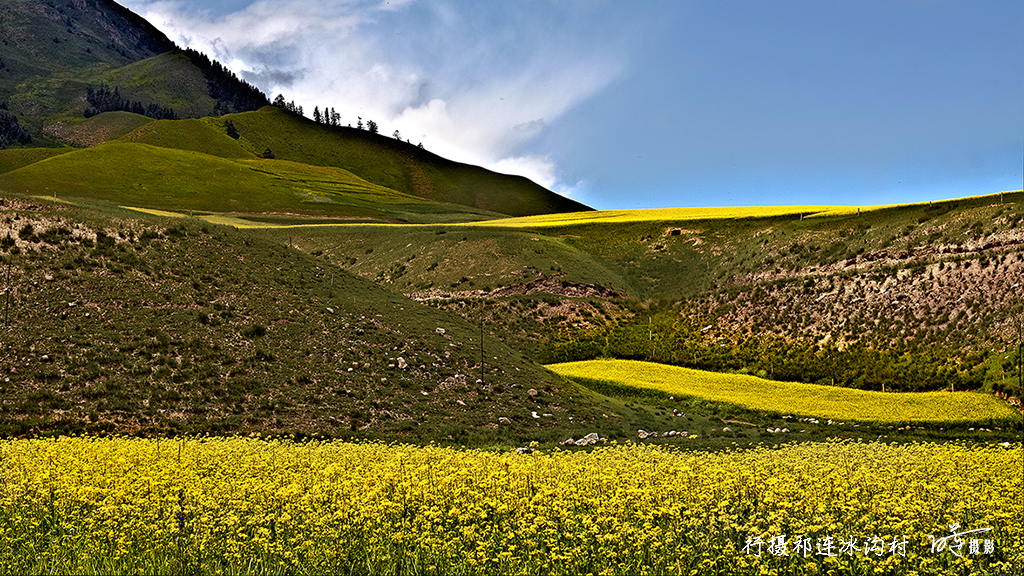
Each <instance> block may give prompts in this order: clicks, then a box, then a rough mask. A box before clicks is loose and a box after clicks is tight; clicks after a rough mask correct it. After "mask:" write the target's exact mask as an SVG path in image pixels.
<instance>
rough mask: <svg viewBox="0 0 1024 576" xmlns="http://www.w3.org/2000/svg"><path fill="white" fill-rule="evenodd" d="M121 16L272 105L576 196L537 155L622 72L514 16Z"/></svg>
mask: <svg viewBox="0 0 1024 576" xmlns="http://www.w3.org/2000/svg"><path fill="white" fill-rule="evenodd" d="M190 2H196V3H195V4H192V3H190ZM126 4H127V5H128V6H129V8H131V9H133V10H136V11H137V12H139V13H140V14H142V15H143V16H144V17H145V18H147V19H148V20H150V22H152V23H153V24H154V25H155V26H157V27H158V28H160V29H161V30H162V31H164V32H165V33H166V34H167V35H168V36H170V37H171V39H172V40H175V41H176V42H179V43H181V44H185V45H188V46H190V47H193V48H196V49H198V50H201V51H204V52H206V53H208V54H210V55H211V56H214V57H215V58H217V59H218V60H220V61H221V62H222V63H224V64H225V65H227V66H228V67H229V68H231V69H232V70H234V71H235V72H236V73H238V74H239V75H240V76H241V77H242V78H245V79H247V80H249V81H250V82H253V83H254V84H256V85H257V86H258V87H259V88H260V89H262V90H264V91H265V92H266V93H267V94H268V96H270V97H271V98H273V97H274V96H275V95H276V94H277V93H283V94H284V95H285V97H286V98H287V99H288V100H295V101H296V103H298V104H301V105H302V106H303V108H304V109H305V110H307V112H308V113H311V111H312V109H313V107H314V106H320V107H324V106H327V107H333V108H335V109H336V110H337V112H338V113H340V114H341V117H342V122H343V123H351V124H353V125H354V124H355V122H356V117H357V116H361V117H362V118H363V119H364V120H366V119H373V120H374V121H376V122H377V123H378V124H379V125H380V128H381V132H382V133H384V134H390V133H391V132H392V131H394V130H396V129H397V130H400V131H401V133H402V135H403V137H405V138H408V139H410V140H411V141H412V142H413V143H417V142H422V143H423V145H424V146H425V147H426V148H427V149H428V150H431V151H433V152H435V153H438V154H440V155H442V156H446V157H449V158H451V159H453V160H457V161H461V162H468V163H473V164H480V165H483V166H488V167H500V170H501V171H504V172H506V173H512V174H521V175H523V176H526V177H528V178H531V179H532V180H534V181H536V182H537V183H539V184H541V185H543V186H546V187H549V188H558V187H559V186H561V187H562V188H563V189H566V190H570V191H571V188H569V187H565V186H562V185H561V184H560V183H559V180H558V178H557V167H556V166H555V165H554V162H552V161H551V160H550V159H549V158H546V157H544V156H543V155H537V153H536V152H535V151H532V150H530V149H529V144H530V143H531V141H533V140H534V139H535V138H536V137H537V136H538V135H540V134H541V133H543V131H544V130H545V129H546V127H547V126H549V125H550V124H551V123H552V122H553V121H554V120H556V119H557V118H558V117H559V116H560V115H562V114H564V113H565V112H566V111H567V110H569V109H571V108H572V107H573V106H575V105H577V104H578V103H580V102H581V101H583V100H584V99H586V98H587V97H589V96H590V95H592V94H594V93H596V92H597V91H599V90H601V89H602V88H603V87H604V86H606V85H607V84H608V83H609V82H611V81H612V80H613V79H614V78H616V77H617V76H618V75H619V74H620V72H621V71H622V69H623V64H624V62H623V61H622V60H623V59H622V57H621V56H619V55H618V54H619V53H618V52H617V51H616V50H614V48H613V47H612V46H611V43H608V42H604V40H605V39H603V38H602V39H599V38H593V39H592V41H591V43H590V44H589V45H588V43H587V41H585V40H584V41H581V40H579V39H578V37H579V36H580V34H575V35H574V34H569V33H566V34H559V33H556V32H558V31H557V30H552V29H551V26H550V25H547V21H545V20H544V18H545V17H546V16H545V15H543V14H541V15H535V14H533V13H531V12H528V11H527V9H528V8H529V7H523V6H519V5H518V4H519V3H510V4H507V5H506V4H499V3H495V4H492V3H486V4H475V3H474V4H471V5H469V6H468V7H466V8H464V9H462V10H459V9H457V8H455V7H453V6H452V5H451V4H450V3H449V2H446V1H444V0H424V1H421V2H416V1H414V0H391V1H390V2H387V1H382V0H321V1H317V2H314V1H312V0H258V1H256V2H253V3H252V4H249V5H248V6H247V7H245V8H243V9H241V10H237V11H234V12H231V13H228V14H226V15H223V16H213V15H212V14H211V13H210V12H209V11H208V8H206V7H205V6H204V5H203V4H201V3H198V2H197V0H155V1H151V0H129V1H128V2H126ZM551 6H555V5H551ZM502 10H505V11H507V12H509V14H507V15H506V14H504V13H500V12H501V11H502ZM488 11H489V12H488ZM504 16H508V18H499V17H504ZM563 16H564V15H563ZM564 20H565V22H563V24H564V25H565V26H578V27H582V26H584V24H574V23H573V22H574V21H572V20H571V19H569V18H565V19H564ZM506 21H507V23H506ZM495 169H497V168H495Z"/></svg>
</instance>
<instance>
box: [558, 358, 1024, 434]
mask: <svg viewBox="0 0 1024 576" xmlns="http://www.w3.org/2000/svg"><path fill="white" fill-rule="evenodd" d="M548 368H550V369H551V370H553V371H554V372H557V373H559V374H561V375H562V376H565V377H566V378H572V377H574V376H575V377H578V378H592V379H597V380H606V381H609V382H615V383H618V384H621V385H628V386H632V387H634V388H647V389H651V390H659V391H661V392H665V393H667V394H675V395H677V396H696V397H698V398H703V399H705V400H712V401H715V402H728V403H730V404H735V405H737V406H742V407H744V408H750V409H753V410H767V411H771V412H781V413H784V414H794V415H804V416H816V417H819V418H836V419H843V420H860V421H871V422H975V421H980V420H987V419H989V418H992V419H1000V418H1014V417H1017V413H1016V412H1014V410H1013V409H1012V408H1010V407H1009V405H1007V404H1006V403H1005V402H1003V401H1002V400H1000V399H998V398H996V397H994V396H991V395H988V394H978V393H973V392H957V393H949V392H897V393H883V392H872V391H869V390H855V389H852V388H842V387H838V386H821V385H818V384H801V383H797V382H777V381H774V380H765V379H763V378H756V377H754V376H747V375H744V374H722V373H719V372H705V371H703V370H692V369H690V368H681V367H678V366H667V365H665V364H655V363H652V362H640V361H636V360H587V361H585V362H566V363H564V364H552V365H549V366H548Z"/></svg>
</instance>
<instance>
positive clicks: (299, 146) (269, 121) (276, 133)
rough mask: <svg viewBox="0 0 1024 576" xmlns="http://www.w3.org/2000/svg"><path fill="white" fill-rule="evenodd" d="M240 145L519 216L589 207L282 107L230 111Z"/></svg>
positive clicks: (433, 197)
mask: <svg viewBox="0 0 1024 576" xmlns="http://www.w3.org/2000/svg"><path fill="white" fill-rule="evenodd" d="M224 120H225V121H227V120H230V121H231V122H233V123H234V125H235V127H236V128H237V130H238V132H239V134H240V135H241V137H240V138H239V143H241V144H242V145H243V146H246V147H247V148H248V149H249V151H250V152H252V153H254V154H260V153H262V152H263V151H264V150H266V149H270V150H271V151H272V152H273V153H274V155H275V157H277V158H281V159H285V160H292V161H295V162H302V163H306V164H312V165H316V166H336V167H339V168H344V169H346V170H349V171H351V172H352V173H354V174H357V175H358V176H359V177H361V178H364V179H366V180H368V181H370V182H373V183H375V184H378V185H381V186H385V187H387V188H391V189H393V190H398V191H399V192H403V193H405V194H409V195H413V196H418V197H421V198H426V199H429V200H434V201H437V202H445V203H451V204H461V205H464V206H472V207H475V208H478V209H481V210H486V211H489V212H496V213H501V214H507V215H511V216H521V215H528V214H544V213H550V212H567V211H577V210H586V209H587V207H586V206H584V205H582V204H580V203H578V202H575V201H573V200H570V199H568V198H564V197H562V196H559V195H557V194H554V193H553V192H551V191H549V190H547V189H545V188H543V187H541V186H539V185H537V184H535V183H533V182H531V181H530V180H527V179H526V178H523V177H520V176H507V175H503V174H496V173H494V172H491V171H489V170H485V169H483V168H480V167H477V166H470V165H468V164H460V163H458V162H453V161H451V160H446V159H444V158H441V157H440V156H437V155H435V154H432V153H430V152H428V151H426V150H423V149H421V148H418V147H416V146H414V145H412V144H408V143H405V142H402V141H400V140H395V139H394V138H389V137H386V136H381V135H377V134H370V133H369V132H367V131H364V130H357V129H355V128H346V127H341V128H333V127H329V126H324V125H321V124H316V123H315V122H312V121H311V120H307V119H305V118H301V117H298V116H296V115H294V114H291V113H289V112H287V111H285V110H281V109H278V108H274V107H266V108H263V109H261V110H258V111H255V112H247V113H244V114H237V115H228V116H226V117H225V118H224Z"/></svg>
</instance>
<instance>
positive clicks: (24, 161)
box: [0, 148, 73, 174]
mask: <svg viewBox="0 0 1024 576" xmlns="http://www.w3.org/2000/svg"><path fill="white" fill-rule="evenodd" d="M72 150H73V148H13V149H10V150H0V174H4V173H7V172H11V171H13V170H17V169H18V168H24V167H25V166H29V165H31V164H35V163H36V162H40V161H42V160H46V159H47V158H52V157H54V156H58V155H60V154H64V153H67V152H71V151H72Z"/></svg>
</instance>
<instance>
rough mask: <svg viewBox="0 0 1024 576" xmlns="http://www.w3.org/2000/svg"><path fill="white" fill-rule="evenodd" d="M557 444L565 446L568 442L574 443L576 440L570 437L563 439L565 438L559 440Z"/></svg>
mask: <svg viewBox="0 0 1024 576" xmlns="http://www.w3.org/2000/svg"><path fill="white" fill-rule="evenodd" d="M558 444H559V445H560V446H566V445H569V444H576V441H575V440H573V439H572V438H567V439H565V440H562V441H561V442H559V443H558Z"/></svg>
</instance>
